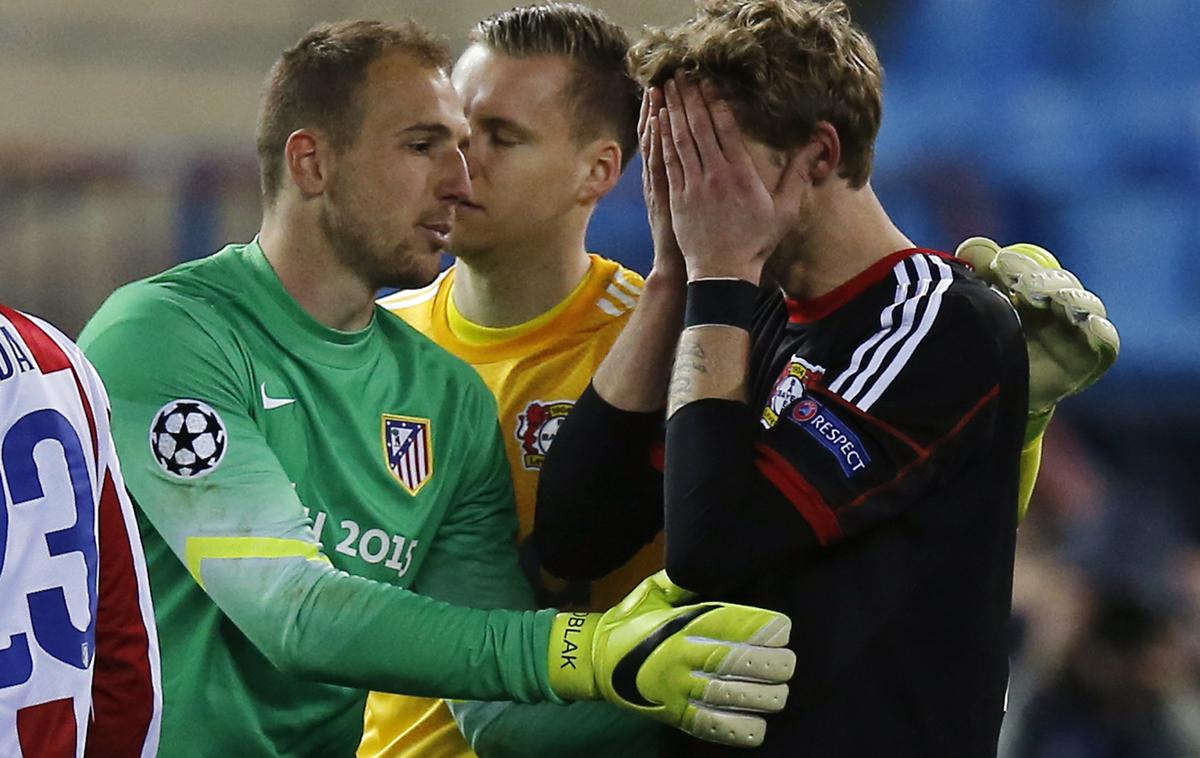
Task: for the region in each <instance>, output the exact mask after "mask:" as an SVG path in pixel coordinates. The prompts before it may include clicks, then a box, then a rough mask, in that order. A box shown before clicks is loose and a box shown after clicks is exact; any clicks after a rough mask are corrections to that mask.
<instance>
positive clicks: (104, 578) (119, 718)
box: [0, 305, 162, 758]
mask: <svg viewBox="0 0 1200 758" xmlns="http://www.w3.org/2000/svg"><path fill="white" fill-rule="evenodd" d="M108 416H109V405H108V396H107V394H106V393H105V391H104V386H103V384H101V382H100V377H99V375H98V374H97V373H96V371H95V369H94V368H92V365H91V364H90V363H88V361H87V359H86V358H84V356H83V353H82V352H80V350H79V348H77V347H76V346H75V345H74V344H73V343H72V342H71V341H70V340H68V339H67V338H66V337H65V336H64V335H63V334H62V333H61V332H59V331H58V330H57V329H55V328H54V327H53V326H50V325H49V324H47V323H46V322H44V321H42V320H40V319H37V318H35V317H32V316H28V315H26V314H24V313H21V312H20V311H17V310H14V309H11V308H8V307H6V306H4V305H0V755H4V756H25V757H26V758H32V757H33V756H37V758H57V757H58V756H67V757H69V756H83V755H84V754H85V753H86V754H88V755H103V756H153V755H154V754H155V753H156V751H157V749H158V733H159V723H160V717H161V712H162V689H161V685H160V672H159V656H158V637H157V634H156V632H155V627H154V612H153V609H152V606H151V603H150V584H149V580H148V578H147V574H146V563H145V558H144V557H143V555H142V546H141V542H140V540H139V538H138V532H137V525H136V523H135V521H134V515H133V508H132V505H131V503H130V501H129V497H128V495H127V494H126V492H125V483H124V480H123V479H122V478H121V469H120V465H119V463H118V462H117V455H116V450H115V448H114V446H113V442H112V437H111V433H110V430H109V418H108Z"/></svg>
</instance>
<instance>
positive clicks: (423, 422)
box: [383, 413, 433, 495]
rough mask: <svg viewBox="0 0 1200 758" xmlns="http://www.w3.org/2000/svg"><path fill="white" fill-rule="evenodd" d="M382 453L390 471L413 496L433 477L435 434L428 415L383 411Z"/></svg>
mask: <svg viewBox="0 0 1200 758" xmlns="http://www.w3.org/2000/svg"><path fill="white" fill-rule="evenodd" d="M383 454H384V458H385V459H386V460H387V467H388V471H391V472H392V476H394V477H396V479H397V480H398V481H399V482H400V483H401V484H403V485H404V489H406V490H408V493H409V494H410V495H415V494H417V493H418V492H420V491H421V488H422V487H424V486H425V483H426V482H428V481H429V478H430V477H431V476H433V437H432V435H431V434H430V422H429V419H427V418H412V417H411V416H392V415H389V414H387V413H385V414H383Z"/></svg>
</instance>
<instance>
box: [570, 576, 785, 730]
mask: <svg viewBox="0 0 1200 758" xmlns="http://www.w3.org/2000/svg"><path fill="white" fill-rule="evenodd" d="M690 597H692V595H691V593H689V592H688V591H687V590H684V589H682V588H680V587H678V586H676V585H675V584H673V583H672V582H671V580H670V579H668V578H667V573H666V572H665V571H660V572H658V573H657V574H655V575H653V576H651V577H648V578H647V579H645V580H643V581H642V583H641V584H639V585H638V586H637V587H636V588H635V589H634V590H633V592H631V593H630V594H629V596H628V597H626V598H625V599H624V600H622V601H621V602H620V603H619V604H618V605H616V606H614V607H613V608H610V609H609V610H608V611H606V612H605V613H602V614H601V613H560V614H558V616H556V617H555V620H554V625H553V627H552V631H551V637H550V661H549V663H550V685H551V687H552V688H553V689H554V691H555V693H557V694H558V695H559V696H560V697H563V698H566V699H568V700H598V699H603V700H607V701H609V702H612V703H615V704H616V705H618V706H621V707H624V708H628V709H631V710H633V711H636V712H638V713H641V714H643V715H645V716H648V717H650V718H653V719H657V720H658V721H662V722H664V723H666V724H670V725H671V726H673V727H676V728H678V729H682V730H683V731H685V732H687V733H688V734H691V735H693V736H695V737H699V738H701V739H705V740H710V741H712V742H720V743H723V744H726V745H738V746H742V747H754V746H756V745H759V744H762V741H763V736H764V734H765V732H766V727H767V725H766V722H765V721H764V720H763V718H762V716H761V715H760V714H762V713H772V712H775V711H778V710H780V709H782V708H783V706H784V703H785V702H786V701H787V693H788V689H787V684H786V682H787V680H788V679H790V678H791V676H792V671H793V670H794V669H795V666H796V655H795V653H793V652H792V651H790V650H788V649H786V648H784V647H783V646H784V645H785V644H787V641H788V635H789V633H790V632H791V628H792V623H791V621H790V620H789V619H788V617H787V616H785V615H783V614H781V613H775V612H774V611H766V610H762V609H759V608H750V607H747V606H740V605H731V604H729V603H699V604H696V605H682V606H680V605H678V604H679V603H682V602H684V601H686V600H687V599H689V598H690Z"/></svg>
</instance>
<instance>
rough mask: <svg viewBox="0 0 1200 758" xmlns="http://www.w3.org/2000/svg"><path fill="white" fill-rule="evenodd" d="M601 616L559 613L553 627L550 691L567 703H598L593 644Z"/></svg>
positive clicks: (551, 628)
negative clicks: (585, 701) (572, 701)
mask: <svg viewBox="0 0 1200 758" xmlns="http://www.w3.org/2000/svg"><path fill="white" fill-rule="evenodd" d="M599 625H600V614H599V613H580V612H571V613H560V614H558V615H557V616H555V617H554V622H553V624H551V626H550V650H549V661H548V673H549V678H550V687H551V688H552V689H553V690H554V692H555V694H557V695H558V696H559V697H561V698H563V699H564V700H597V699H599V698H600V691H599V689H598V688H597V687H596V673H595V671H594V670H593V668H592V641H593V638H594V637H595V636H596V629H597V627H599Z"/></svg>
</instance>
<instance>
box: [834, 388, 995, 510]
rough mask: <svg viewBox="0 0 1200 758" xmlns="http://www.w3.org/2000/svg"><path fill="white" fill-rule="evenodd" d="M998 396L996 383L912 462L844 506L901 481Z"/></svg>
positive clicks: (858, 503)
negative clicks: (952, 426) (888, 479)
mask: <svg viewBox="0 0 1200 758" xmlns="http://www.w3.org/2000/svg"><path fill="white" fill-rule="evenodd" d="M999 396H1000V385H999V384H997V385H995V386H994V387H992V389H991V391H989V392H988V393H987V394H986V395H984V396H983V397H981V398H980V399H979V402H977V403H975V406H974V407H973V408H971V410H969V411H967V412H966V413H965V414H963V417H962V418H960V419H959V420H958V423H957V424H955V425H954V428H952V429H951V430H950V431H948V432H946V433H945V434H944V435H942V437H941V438H940V439H938V440H937V441H935V442H934V443H933V444H932V445H930V446H929V447H927V448H924V449H923V450H921V452H920V454H919V455H917V457H916V458H915V459H914V460H913V461H912V462H910V463H909V464H908V465H907V466H905V467H904V468H902V469H900V470H899V471H897V472H896V475H895V476H894V477H892V478H891V480H890V481H886V482H884V483H883V484H880V485H877V486H875V487H872V488H871V489H869V490H867V491H866V492H864V493H862V494H861V495H859V496H858V497H856V498H854V500H852V501H851V502H850V503H849V504H848V505H847V506H846V507H847V508H853V507H854V506H856V505H861V504H862V503H864V502H866V501H867V500H868V499H870V498H872V497H874V496H875V495H877V494H878V493H880V492H882V491H884V490H887V489H890V488H892V487H895V486H896V485H897V484H899V483H900V482H902V481H903V480H904V477H906V476H908V473H909V472H910V471H912V470H913V469H914V468H915V467H917V466H919V465H921V464H922V463H924V462H925V461H926V460H928V459H929V457H930V456H931V455H933V452H934V451H935V450H937V448H939V447H941V446H942V445H943V444H944V443H946V442H948V441H950V440H952V439H954V438H955V437H956V436H958V433H959V432H961V431H962V430H963V428H964V427H966V425H967V424H968V423H970V421H971V419H973V418H975V416H976V414H978V413H979V411H981V410H983V407H984V406H986V405H987V404H988V403H990V402H991V401H992V400H995V399H996V398H997V397H999Z"/></svg>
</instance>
